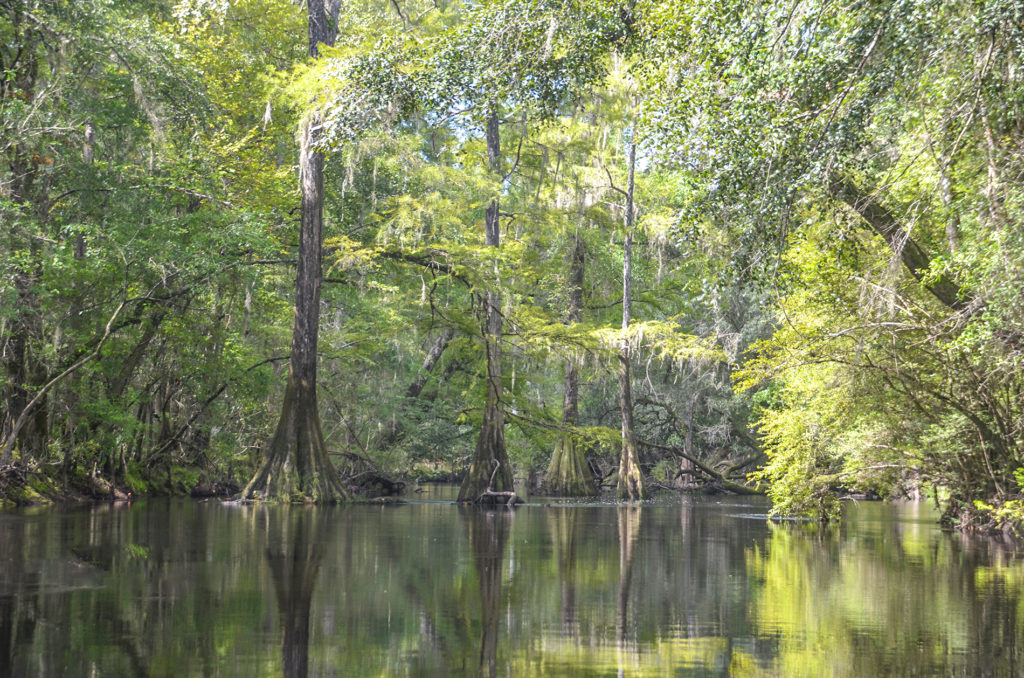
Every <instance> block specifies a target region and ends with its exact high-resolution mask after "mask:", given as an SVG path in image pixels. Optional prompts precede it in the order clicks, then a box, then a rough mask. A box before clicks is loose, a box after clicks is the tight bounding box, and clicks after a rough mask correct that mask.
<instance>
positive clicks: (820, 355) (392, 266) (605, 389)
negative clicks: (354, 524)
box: [0, 0, 1024, 528]
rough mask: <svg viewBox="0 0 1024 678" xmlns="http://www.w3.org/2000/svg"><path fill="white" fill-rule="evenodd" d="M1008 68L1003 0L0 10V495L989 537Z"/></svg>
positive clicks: (1007, 464) (1009, 34) (1021, 327)
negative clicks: (385, 504)
mask: <svg viewBox="0 0 1024 678" xmlns="http://www.w3.org/2000/svg"><path fill="white" fill-rule="evenodd" d="M1022 50H1024V3H1022V2H1019V1H1016V0H974V1H972V2H953V1H949V0H947V1H944V2H943V1H940V0H843V1H842V2H832V1H825V0H766V1H764V2H739V1H737V0H705V1H704V2H700V3H697V2H688V1H684V2H679V1H676V0H481V1H476V2H460V1H458V0H429V1H428V0H390V1H386V0H358V1H354V2H341V0H307V1H306V2H298V1H294V0H293V1H287V0H180V1H177V2H175V1H173V0H131V1H121V2H113V1H112V0H79V1H77V2H69V1H67V0H4V2H2V3H0V59H2V75H0V77H2V80H0V146H2V150H3V161H2V164H0V224H2V231H0V253H2V254H0V362H2V369H0V392H2V399H0V446H2V447H0V495H3V496H5V497H6V501H8V502H24V501H33V500H40V499H42V498H44V497H47V496H50V497H52V496H54V495H56V494H61V493H67V492H72V491H73V492H91V493H93V494H96V493H101V494H108V495H115V496H121V495H123V494H126V493H128V492H132V493H135V494H147V493H172V494H187V493H189V492H206V491H208V492H210V493H217V492H220V493H225V494H234V495H238V496H241V497H243V498H248V499H276V500H285V501H324V502H329V501H339V500H345V499H350V498H352V497H353V496H354V495H355V494H358V493H361V492H367V491H369V490H370V488H369V486H370V485H374V484H376V485H381V484H385V485H389V486H391V487H393V486H395V485H397V481H399V480H405V481H407V482H408V481H410V480H411V479H415V478H420V479H432V478H448V479H458V480H459V481H460V482H462V489H461V492H460V499H461V500H465V501H474V500H479V499H481V498H485V499H495V498H497V499H499V500H503V499H504V498H505V497H507V496H509V495H511V493H512V491H513V479H514V478H520V479H522V480H524V481H525V482H526V483H527V484H528V485H530V486H531V487H537V488H539V489H541V490H542V491H544V492H549V493H553V494H562V495H570V496H586V495H594V494H597V493H599V492H601V491H602V490H604V491H614V492H615V494H616V495H618V496H620V497H623V498H627V499H640V498H645V497H648V496H651V495H652V494H653V493H656V492H660V491H685V490H693V489H699V488H703V489H710V490H715V491H729V492H757V491H766V492H768V494H769V495H770V496H771V498H772V501H773V505H774V510H775V511H776V512H777V513H779V514H780V515H805V516H816V517H819V518H826V519H827V518H834V517H837V516H838V514H839V508H840V503H839V498H840V497H841V496H842V495H843V494H848V493H858V494H870V495H878V496H880V497H914V498H927V499H928V500H929V501H935V502H936V503H938V504H939V505H940V506H941V508H942V510H943V516H944V520H945V521H947V522H948V523H949V524H951V525H957V526H959V527H962V528H978V527H988V528H990V527H995V526H1013V525H1015V524H1017V523H1018V522H1019V521H1020V520H1021V519H1022V518H1024V489H1022V486H1024V399H1022V397H1021V396H1022V388H1024V299H1022V298H1021V296H1022V295H1021V293H1022V290H1024V285H1022V274H1024V228H1022V226H1024V224H1022V217H1024V203H1022V199H1024V192H1022V191H1021V189H1020V186H1021V179H1022V171H1024V73H1022V72H1021V63H1024V60H1022V54H1021V53H1022ZM379 489H380V488H379V487H378V490H379Z"/></svg>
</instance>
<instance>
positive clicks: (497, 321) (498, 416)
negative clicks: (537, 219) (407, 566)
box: [459, 106, 512, 502]
mask: <svg viewBox="0 0 1024 678" xmlns="http://www.w3.org/2000/svg"><path fill="white" fill-rule="evenodd" d="M500 154H501V137H500V135H499V129H498V111H497V107H495V106H492V107H491V110H490V113H489V114H488V116H487V159H488V162H489V163H490V169H491V172H493V173H494V174H495V175H499V174H500V172H501V157H500ZM484 228H485V237H486V244H487V246H488V247H499V246H500V244H501V227H500V223H499V210H498V196H494V197H493V198H492V199H491V202H490V203H489V204H488V205H487V211H486V213H485V224H484ZM495 273H497V271H495ZM483 306H484V314H485V317H484V346H485V352H486V355H487V399H486V401H485V403H484V418H483V422H482V423H481V425H480V437H479V438H478V439H477V443H476V449H475V450H474V451H473V461H472V463H471V464H470V466H469V471H468V472H467V473H466V477H465V479H464V480H463V481H462V487H461V488H460V489H459V501H462V502H465V501H475V500H476V499H477V498H478V497H480V495H481V494H482V493H483V492H484V491H485V490H488V489H491V490H495V491H499V492H505V491H511V490H512V467H511V466H510V465H509V463H508V453H507V452H506V450H505V413H504V411H503V410H502V404H501V396H502V390H503V387H502V379H501V377H502V370H501V332H502V318H501V293H500V292H498V291H497V290H488V291H487V293H486V294H485V295H484V305H483Z"/></svg>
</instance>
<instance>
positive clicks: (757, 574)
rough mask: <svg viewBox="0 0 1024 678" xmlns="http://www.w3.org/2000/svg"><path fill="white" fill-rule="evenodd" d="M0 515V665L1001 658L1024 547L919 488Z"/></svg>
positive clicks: (426, 669) (412, 668)
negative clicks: (841, 507) (769, 498)
mask: <svg viewBox="0 0 1024 678" xmlns="http://www.w3.org/2000/svg"><path fill="white" fill-rule="evenodd" d="M412 496H413V497H415V499H413V500H411V501H410V502H409V503H407V504H404V505H356V506H344V507H336V508H306V507H252V506H236V505H225V504H221V503H217V502H205V503H198V502H193V501H188V500H145V501H140V502H137V503H135V504H132V505H130V506H129V505H123V506H114V505H105V506H99V507H94V508H90V509H80V510H73V511H68V510H58V509H42V510H33V511H21V512H9V513H0V676H4V677H6V676H14V677H19V678H20V677H22V676H25V677H28V676H32V677H36V676H39V677H47V676H74V677H79V676H81V677H95V678H99V677H104V676H112V677H118V678H120V677H131V676H174V677H176V678H186V677H189V676H217V677H235V676H237V677H243V676H244V677H245V678H253V677H263V676H268V677H269V676H275V677H276V676H285V677H286V678H296V677H300V676H357V677H361V676H367V677H369V676H375V677H376V676H415V677H419V676H445V677H447V676H481V675H482V676H515V677H517V678H519V677H525V676H560V677H568V676H579V677H583V676H588V677H589V676H815V677H820V676H858V677H862V676H868V677H871V678H874V677H876V676H940V675H943V676H944V675H956V676H960V675H964V676H1011V675H1018V673H1017V672H1018V671H1021V670H1024V668H1022V667H1024V656H1022V648H1024V643H1022V641H1024V637H1022V636H1024V625H1022V622H1024V595H1022V593H1024V560H1022V559H1021V558H1020V554H1019V553H1018V552H1016V551H1014V550H1012V549H1010V548H1007V547H1005V546H1003V545H1000V544H999V543H998V542H996V541H993V540H990V539H985V538H979V537H970V536H964V535H960V534H955V533H949V532H944V531H941V530H940V529H939V528H938V526H937V525H936V515H935V512H934V510H933V509H931V508H930V507H929V506H927V505H924V504H884V503H869V502H862V503H850V504H848V505H847V507H846V514H845V519H844V522H843V523H842V525H841V526H839V527H832V528H826V529H824V530H822V529H818V528H813V529H812V528H811V527H810V526H807V525H802V524H799V523H787V524H772V523H768V522H767V521H766V520H765V512H766V510H767V506H766V504H765V503H763V502H762V501H759V500H757V499H754V500H751V499H749V498H743V499H733V498H681V499H680V498H671V499H663V500H658V501H655V502H652V503H645V504H643V505H639V506H629V507H625V506H616V505H610V504H609V505H603V504H599V503H566V502H558V501H555V500H550V499H543V498H534V499H532V500H531V501H530V503H528V504H527V505H525V506H522V507H520V508H518V509H517V510H515V511H514V512H513V511H508V510H503V511H497V512H489V511H482V510H477V509H473V508H467V507H460V506H457V505H454V504H452V503H451V502H450V501H449V500H450V499H451V498H452V497H453V496H454V495H453V494H452V489H451V488H427V489H426V491H425V492H423V493H420V494H414V495H412Z"/></svg>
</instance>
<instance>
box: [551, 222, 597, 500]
mask: <svg viewBox="0 0 1024 678" xmlns="http://www.w3.org/2000/svg"><path fill="white" fill-rule="evenodd" d="M583 270H584V250H583V240H582V239H581V238H580V234H579V231H577V232H576V233H575V234H574V236H573V248H572V252H571V253H570V255H569V310H568V312H567V313H566V323H567V324H568V323H578V322H579V321H580V320H581V319H582V317H583ZM579 392H580V375H579V360H578V358H576V357H575V356H572V357H570V358H568V359H567V360H566V361H565V390H564V395H563V400H562V425H563V430H562V432H561V433H560V434H559V436H558V442H557V443H556V444H555V451H554V452H553V453H552V454H551V463H550V464H549V465H548V474H547V485H548V491H549V492H550V493H551V494H556V495H565V496H569V497H581V496H589V495H594V494H597V486H596V485H595V484H594V475H593V474H592V473H591V472H590V468H589V467H588V466H587V460H586V458H585V457H584V455H583V447H582V446H581V445H580V444H579V440H578V439H577V438H576V432H575V431H573V430H572V429H573V428H575V427H576V426H578V425H579V423H580V415H579Z"/></svg>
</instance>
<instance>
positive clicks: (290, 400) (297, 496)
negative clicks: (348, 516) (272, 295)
mask: <svg viewBox="0 0 1024 678" xmlns="http://www.w3.org/2000/svg"><path fill="white" fill-rule="evenodd" d="M333 26H334V22H328V16H327V13H326V12H325V10H324V2H323V0H310V2H309V56H310V57H311V58H314V59H315V58H316V57H317V56H319V47H318V46H319V44H320V43H326V44H330V43H331V42H332V40H333V37H334V29H333ZM322 124H323V116H322V114H321V113H320V112H319V111H317V112H314V113H313V114H312V115H310V116H309V118H308V119H307V120H306V122H305V123H304V124H303V126H302V134H301V141H300V147H299V185H300V190H301V193H302V223H301V226H300V228H299V261H298V273H297V275H296V278H295V322H294V325H293V327H292V350H291V358H290V362H289V370H288V384H287V386H286V387H285V393H284V404H283V405H282V407H281V418H280V419H279V420H278V423H277V430H276V432H275V433H274V437H273V439H272V440H271V441H270V446H269V447H268V448H267V449H266V452H265V454H264V459H263V464H262V465H261V466H260V469H259V470H258V471H257V472H256V474H255V475H254V476H253V478H252V480H250V481H249V484H248V485H247V486H246V487H245V489H244V490H243V491H242V496H243V497H244V498H246V499H268V500H278V501H314V502H322V503H330V502H335V501H338V500H340V499H345V498H347V497H348V491H347V490H346V489H345V487H344V486H343V485H342V483H341V479H340V478H339V476H338V473H337V471H336V470H335V469H334V466H333V465H332V464H331V460H330V457H329V456H328V455H327V447H326V446H325V444H324V436H323V432H322V430H321V428H320V410H319V407H318V404H317V397H316V375H317V343H318V340H319V331H320V285H321V282H322V278H323V271H322V265H321V264H322V259H323V251H322V250H323V207H324V157H323V155H322V154H321V153H320V151H319V150H318V148H317V146H318V143H319V141H320V137H321V127H322Z"/></svg>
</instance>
